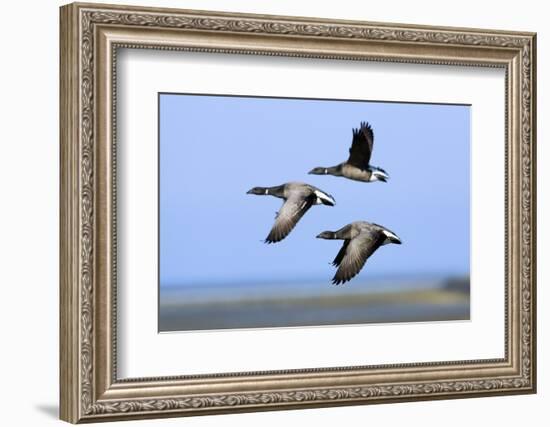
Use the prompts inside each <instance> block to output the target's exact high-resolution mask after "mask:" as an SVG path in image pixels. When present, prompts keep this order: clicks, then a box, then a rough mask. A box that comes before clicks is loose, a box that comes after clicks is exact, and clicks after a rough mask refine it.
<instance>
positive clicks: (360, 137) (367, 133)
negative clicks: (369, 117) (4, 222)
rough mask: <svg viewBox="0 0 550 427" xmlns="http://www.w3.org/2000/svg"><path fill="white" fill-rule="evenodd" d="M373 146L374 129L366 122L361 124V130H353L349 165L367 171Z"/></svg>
mask: <svg viewBox="0 0 550 427" xmlns="http://www.w3.org/2000/svg"><path fill="white" fill-rule="evenodd" d="M373 145H374V134H373V133H372V127H371V126H370V125H369V124H368V123H366V122H361V127H360V128H359V129H353V140H352V142H351V148H350V149H349V158H348V161H347V163H348V164H350V165H353V166H355V167H358V168H360V169H366V168H367V166H368V165H369V161H370V158H371V155H372V147H373Z"/></svg>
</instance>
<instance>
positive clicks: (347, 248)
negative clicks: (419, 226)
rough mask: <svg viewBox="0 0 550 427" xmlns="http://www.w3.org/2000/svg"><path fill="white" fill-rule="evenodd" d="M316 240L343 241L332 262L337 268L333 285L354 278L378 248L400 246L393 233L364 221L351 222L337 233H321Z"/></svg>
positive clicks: (399, 241)
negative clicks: (389, 245) (391, 245)
mask: <svg viewBox="0 0 550 427" xmlns="http://www.w3.org/2000/svg"><path fill="white" fill-rule="evenodd" d="M317 238H320V239H330V240H334V239H337V240H344V244H343V245H342V248H341V249H340V251H339V252H338V254H337V255H336V258H334V261H333V262H332V265H333V266H335V267H338V270H337V271H336V274H335V275H334V277H333V278H332V283H333V284H335V285H339V284H340V283H345V282H347V281H349V280H351V279H352V278H353V277H355V276H356V275H357V273H359V272H360V271H361V269H362V268H363V266H364V265H365V262H366V261H367V259H368V258H369V257H370V256H371V255H372V254H373V253H374V252H375V251H376V250H377V249H378V248H379V247H380V246H383V245H386V244H388V243H396V244H398V245H400V244H401V240H400V239H399V237H397V235H396V234H395V233H394V232H393V231H390V230H388V229H387V228H385V227H382V226H381V225H378V224H374V223H370V222H366V221H356V222H352V223H351V224H348V225H346V226H345V227H342V228H341V229H340V230H338V231H323V232H322V233H321V234H319V235H318V236H317Z"/></svg>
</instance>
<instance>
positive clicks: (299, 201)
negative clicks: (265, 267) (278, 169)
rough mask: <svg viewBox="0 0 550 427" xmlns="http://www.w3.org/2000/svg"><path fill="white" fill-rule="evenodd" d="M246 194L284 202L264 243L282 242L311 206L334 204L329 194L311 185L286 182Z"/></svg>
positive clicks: (252, 190)
mask: <svg viewBox="0 0 550 427" xmlns="http://www.w3.org/2000/svg"><path fill="white" fill-rule="evenodd" d="M246 194H256V195H259V196H275V197H278V198H280V199H283V200H284V203H283V206H281V209H279V212H278V213H277V216H276V217H275V224H273V228H272V229H271V231H270V232H269V235H268V236H267V237H266V239H265V243H276V242H279V241H281V240H283V239H284V238H285V237H286V236H288V234H289V233H290V232H291V231H292V229H293V228H294V226H295V225H296V224H297V223H298V221H299V220H300V218H302V217H303V216H304V214H305V213H306V212H307V211H308V209H309V208H310V207H312V206H313V205H320V204H323V205H328V206H334V205H335V203H336V202H335V200H334V198H333V197H332V196H331V195H330V194H328V193H325V192H324V191H322V190H319V189H318V188H317V187H314V186H313V185H309V184H304V183H301V182H287V183H286V184H282V185H277V186H275V187H254V188H252V189H251V190H249V191H248V192H247V193H246Z"/></svg>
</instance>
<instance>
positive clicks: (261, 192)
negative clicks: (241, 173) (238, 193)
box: [246, 187, 269, 196]
mask: <svg viewBox="0 0 550 427" xmlns="http://www.w3.org/2000/svg"><path fill="white" fill-rule="evenodd" d="M246 194H256V195H258V196H263V195H265V194H269V189H268V188H265V187H254V188H251V189H250V190H248V191H247V192H246Z"/></svg>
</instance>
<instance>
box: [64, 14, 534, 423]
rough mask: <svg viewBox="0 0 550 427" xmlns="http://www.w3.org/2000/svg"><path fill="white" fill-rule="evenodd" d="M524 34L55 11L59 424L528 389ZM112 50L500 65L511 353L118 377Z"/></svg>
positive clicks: (529, 37) (530, 315)
mask: <svg viewBox="0 0 550 427" xmlns="http://www.w3.org/2000/svg"><path fill="white" fill-rule="evenodd" d="M535 41H536V37H535V34H533V33H523V32H522V33H519V32H508V31H492V30H491V31H488V30H478V29H458V28H438V27H424V26H411V25H401V24H382V23H369V22H353V21H330V20H322V19H311V18H296V17H281V16H263V15H243V14H229V13H217V12H199V11H189V10H174V9H157V8H140V7H127V6H112V5H98V4H70V5H67V6H63V7H62V8H61V40H60V42H61V47H60V51H61V81H60V92H61V93H60V109H61V112H60V135H61V167H62V169H61V206H60V209H61V219H60V221H61V223H60V225H61V227H60V228H61V240H60V256H61V266H60V267H61V270H60V273H61V274H60V327H61V329H60V337H61V339H60V342H61V343H60V346H61V351H60V383H61V411H60V412H61V419H63V420H66V421H69V422H72V423H77V422H90V421H111V420H118V419H129V418H154V417H166V416H182V415H199V414H214V413H227V412H237V411H241V412H242V411H257V410H275V409H285V408H307V407H319V406H330V405H352V404H367V403H382V402H398V401H409V400H427V399H442V398H457V397H475V396H487V395H495V394H519V393H534V392H535V390H536V341H535V327H536V321H535V320H536V319H535V279H536V274H535V273H536V263H535V261H536V258H535V255H536V254H535V248H536V241H535V238H536V217H535V215H536V205H535V202H536V185H535V177H536V171H535V154H536V152H535V148H536V147H535V130H536V128H535V121H536V120H535V80H536V79H535V68H536V67H535V59H536V57H535ZM117 47H131V48H152V49H173V50H193V51H203V52H227V53H241V54H242V53H245V54H252V55H283V56H299V57H316V58H331V59H334V58H338V59H346V60H371V61H372V60H376V61H394V62H407V63H432V64H447V65H464V64H467V65H473V66H491V67H503V68H504V69H505V70H506V76H507V81H506V86H507V87H506V91H505V93H504V94H503V95H504V96H505V97H506V106H507V117H506V139H507V140H506V176H505V181H506V212H505V216H506V230H505V237H506V243H507V244H506V260H507V263H506V264H507V267H506V279H507V280H506V284H505V286H506V296H507V297H506V307H505V312H506V322H505V323H506V324H505V329H506V334H505V335H506V340H505V341H506V342H505V357H504V358H503V359H496V360H471V361H457V362H442V363H437V362H434V363H423V364H404V365H384V366H363V367H336V368H332V369H310V370H291V371H270V372H250V373H240V374H223V373H220V374H217V375H208V376H193V377H175V378H143V379H135V380H134V379H132V380H130V381H129V380H119V379H117V375H116V358H115V356H116V338H115V334H114V331H115V319H116V286H115V279H116V257H115V254H116V229H115V226H116V187H115V185H114V174H115V166H116V156H115V154H116V152H115V150H114V147H115V145H114V144H115V141H114V136H115V132H114V131H115V126H116V117H115V114H114V113H115V109H114V105H115V102H116V97H115V92H114V88H115V84H116V74H115V73H114V64H115V63H116V51H117Z"/></svg>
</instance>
